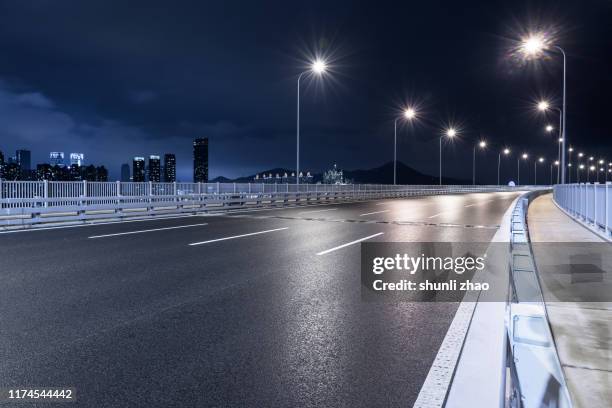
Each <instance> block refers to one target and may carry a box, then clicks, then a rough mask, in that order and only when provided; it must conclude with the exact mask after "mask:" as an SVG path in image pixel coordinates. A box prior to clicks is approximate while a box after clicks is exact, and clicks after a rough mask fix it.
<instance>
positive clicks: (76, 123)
mask: <svg viewBox="0 0 612 408" xmlns="http://www.w3.org/2000/svg"><path fill="white" fill-rule="evenodd" d="M610 16H611V12H610V5H609V4H608V3H605V2H601V1H587V2H581V3H578V2H565V4H561V3H559V2H539V3H538V4H537V8H535V7H534V5H533V4H532V3H531V2H513V3H512V4H508V3H499V4H495V3H494V2H480V3H479V2H446V3H445V2H418V3H417V2H375V3H374V2H359V1H337V2H319V1H310V2H289V1H282V2H281V1H258V2H209V1H178V2H167V1H153V0H149V1H146V2H145V1H129V2H125V1H122V2H119V1H94V0H90V1H86V2H83V1H23V2H13V1H0V55H2V57H1V58H0V79H1V80H2V82H1V83H0V107H1V108H2V111H1V112H0V149H1V150H5V151H8V152H9V153H12V151H13V150H14V149H16V148H22V147H26V148H30V149H32V150H33V153H34V158H35V159H36V160H40V161H42V160H43V159H45V157H46V156H47V154H48V152H49V151H51V150H64V151H84V152H85V153H86V154H87V157H88V159H89V161H90V162H95V163H105V164H107V165H108V166H109V167H110V169H111V174H112V175H113V174H114V175H117V174H118V166H119V164H120V163H122V162H127V161H129V160H131V157H132V156H134V155H148V154H163V153H164V152H174V153H176V154H177V159H178V165H179V177H181V178H182V179H188V178H189V174H190V167H191V157H190V148H191V147H190V146H191V140H192V139H193V138H194V137H200V136H208V137H210V139H211V174H212V175H213V176H215V175H221V174H223V175H226V176H237V175H241V174H247V173H252V172H255V171H257V170H261V169H264V168H268V167H277V166H286V167H290V166H292V165H293V163H294V160H295V157H294V156H295V150H294V149H295V79H296V77H297V74H298V73H299V72H300V69H302V68H303V64H304V61H303V57H304V54H308V51H310V52H312V51H320V52H322V53H327V54H330V53H331V57H334V58H335V64H334V65H335V66H334V75H333V78H332V77H330V78H327V79H325V81H324V82H318V81H314V80H313V81H305V83H304V86H303V91H302V92H303V97H302V141H303V144H302V152H303V156H302V161H303V163H304V165H305V166H306V167H307V168H309V169H315V170H319V169H322V168H326V167H328V166H329V165H331V163H333V162H338V163H339V164H340V165H341V166H342V167H346V168H355V167H368V166H373V165H377V164H380V163H382V162H383V161H386V160H389V159H390V158H391V157H392V144H391V143H392V137H393V135H392V128H393V123H392V122H393V119H394V116H393V112H394V110H395V109H396V108H397V107H398V105H400V104H401V102H402V101H405V100H406V99H407V98H409V97H410V96H412V97H413V98H415V99H418V100H419V101H421V102H423V104H424V107H425V108H426V110H425V112H424V120H423V122H422V123H421V125H419V126H417V127H416V128H414V129H408V128H402V129H401V132H400V144H399V146H400V152H399V157H400V159H401V160H404V161H405V162H407V163H409V164H411V165H414V166H416V167H417V168H419V169H421V170H423V171H428V172H431V173H435V171H436V168H437V167H436V163H437V144H436V143H435V141H436V138H437V137H438V136H439V134H440V128H441V126H442V123H444V122H447V121H448V120H449V119H450V118H454V119H456V120H457V121H459V122H462V123H463V125H464V126H463V127H464V133H463V137H462V139H463V141H462V142H459V143H456V144H454V145H452V146H450V145H449V146H447V147H446V148H445V157H446V158H445V160H447V161H448V168H449V171H453V172H455V173H464V174H465V175H464V176H465V177H467V176H469V174H470V169H469V166H466V165H465V163H466V162H468V161H469V156H470V151H471V146H472V141H473V139H475V138H478V137H480V136H481V135H482V136H486V137H487V138H488V139H490V140H491V141H492V142H495V143H497V145H498V146H502V145H504V144H508V145H511V146H513V147H514V149H515V150H522V149H529V150H530V151H533V152H538V154H540V153H541V154H546V155H548V157H551V158H552V156H553V155H554V154H555V152H556V150H555V146H554V144H552V145H551V140H550V137H547V136H546V135H545V134H544V133H543V132H542V128H543V126H544V124H545V119H544V118H542V117H538V116H535V115H533V114H532V113H531V111H530V108H529V104H530V103H531V102H532V100H533V99H534V98H535V97H537V96H538V95H540V94H548V95H552V96H553V97H556V98H557V100H558V98H559V97H560V70H559V66H560V65H559V60H558V59H551V60H549V61H545V62H544V63H543V64H540V65H539V68H538V69H532V68H530V67H525V66H518V65H517V64H515V63H514V62H513V61H511V60H510V59H509V58H507V55H506V54H507V52H506V48H507V43H508V42H507V40H508V37H511V36H513V35H516V32H513V29H514V28H516V22H517V21H518V22H520V21H527V20H532V21H533V20H539V21H546V19H548V20H550V21H549V23H551V22H552V23H559V24H560V25H561V28H563V29H562V30H561V32H560V41H562V43H563V44H564V45H566V48H567V49H568V55H569V65H568V90H569V91H568V92H569V94H568V101H569V105H568V136H569V140H570V141H571V142H572V143H574V144H578V145H580V146H583V147H584V148H585V149H586V148H587V147H588V146H593V147H591V150H592V151H593V152H595V151H596V150H598V152H597V154H602V155H603V154H604V153H603V151H605V152H606V153H608V152H612V149H610V147H611V146H609V144H610V142H609V141H608V138H607V137H606V136H607V133H608V131H607V128H608V125H607V123H606V122H607V120H608V119H607V116H608V115H607V114H606V112H607V109H608V108H607V96H606V95H607V94H609V93H610V92H611V91H612V83H611V80H610V75H609V69H610V56H609V49H610V45H611V44H610V41H611V33H610V30H611V28H610V24H609V21H610ZM536 17H537V18H536ZM548 120H550V121H554V120H555V119H554V117H552V116H551V117H550V118H548ZM594 146H597V149H596V148H595V147H594ZM600 151H601V152H602V153H599V152H600ZM609 157H612V156H610V155H609ZM489 159H490V161H491V163H487V162H485V161H483V165H488V164H490V165H491V166H493V161H494V159H496V155H495V154H494V153H491V154H489ZM483 160H485V159H483ZM489 181H493V180H489Z"/></svg>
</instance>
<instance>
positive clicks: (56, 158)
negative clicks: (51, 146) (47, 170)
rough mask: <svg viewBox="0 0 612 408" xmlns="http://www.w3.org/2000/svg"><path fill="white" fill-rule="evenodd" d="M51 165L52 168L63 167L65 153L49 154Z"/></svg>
mask: <svg viewBox="0 0 612 408" xmlns="http://www.w3.org/2000/svg"><path fill="white" fill-rule="evenodd" d="M49 164H51V166H63V165H64V152H51V153H49Z"/></svg>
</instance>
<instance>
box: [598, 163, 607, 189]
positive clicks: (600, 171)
mask: <svg viewBox="0 0 612 408" xmlns="http://www.w3.org/2000/svg"><path fill="white" fill-rule="evenodd" d="M605 162H606V161H605V160H604V159H599V161H598V163H599V173H597V182H598V183H599V174H600V173H602V172H604V168H603V166H604V163H605ZM605 176H606V174H605V173H604V177H605Z"/></svg>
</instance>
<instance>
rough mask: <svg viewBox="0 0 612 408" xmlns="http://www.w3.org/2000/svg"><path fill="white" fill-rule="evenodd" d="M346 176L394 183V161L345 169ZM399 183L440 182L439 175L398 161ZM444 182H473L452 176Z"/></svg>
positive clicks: (361, 182)
mask: <svg viewBox="0 0 612 408" xmlns="http://www.w3.org/2000/svg"><path fill="white" fill-rule="evenodd" d="M344 176H345V177H346V178H347V179H348V180H352V181H353V182H355V183H359V184H393V162H388V163H385V164H383V165H382V166H380V167H375V168H373V169H367V170H345V171H344ZM396 179H397V184H438V183H439V182H440V179H439V177H438V176H429V175H427V174H423V173H420V172H418V171H416V170H415V169H413V168H412V167H409V166H407V165H405V164H404V163H402V162H399V161H398V162H397V176H396ZM442 184H471V182H468V181H466V180H461V179H455V178H451V177H442Z"/></svg>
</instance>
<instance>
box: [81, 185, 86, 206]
mask: <svg viewBox="0 0 612 408" xmlns="http://www.w3.org/2000/svg"><path fill="white" fill-rule="evenodd" d="M83 198H87V180H83ZM84 206H87V200H82V201H81V207H84ZM84 210H85V209H84V208H83V211H84Z"/></svg>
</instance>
